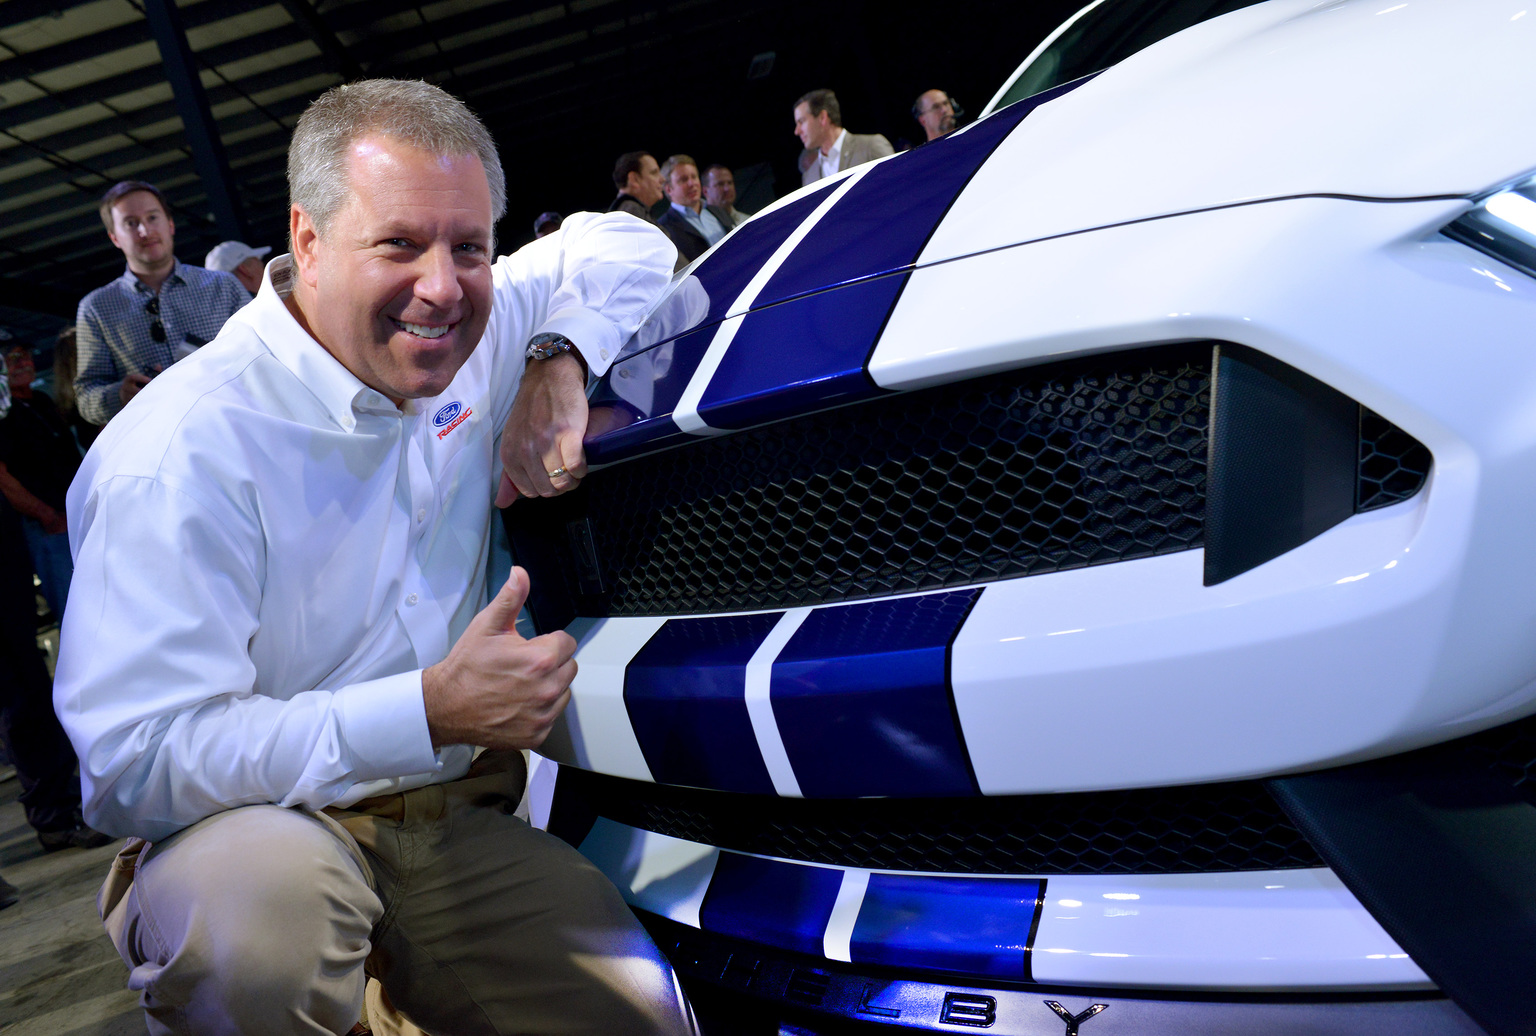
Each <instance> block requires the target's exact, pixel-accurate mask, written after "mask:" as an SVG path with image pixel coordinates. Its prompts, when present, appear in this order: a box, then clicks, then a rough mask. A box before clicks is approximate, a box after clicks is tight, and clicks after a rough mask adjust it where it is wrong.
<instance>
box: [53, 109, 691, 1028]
mask: <svg viewBox="0 0 1536 1036" xmlns="http://www.w3.org/2000/svg"><path fill="white" fill-rule="evenodd" d="M289 189H290V199H291V202H292V208H291V219H290V244H291V246H292V255H291V256H284V257H280V258H278V259H276V260H274V261H273V262H272V263H271V264H269V266H268V269H267V275H266V278H265V280H264V281H263V283H262V285H261V290H260V292H259V293H258V295H257V297H256V299H255V301H254V302H252V303H251V305H249V306H247V307H246V308H245V309H243V310H242V311H241V312H240V313H238V314H237V315H236V316H235V317H233V318H232V319H231V320H230V322H229V323H228V324H227V325H226V326H225V328H224V330H223V331H222V332H221V333H220V335H219V336H218V338H217V339H216V340H215V341H214V342H213V343H212V344H210V345H209V346H207V347H205V348H204V349H202V350H200V351H199V352H197V353H196V354H194V355H193V356H192V357H191V358H189V359H188V360H186V361H183V362H182V363H179V364H177V365H175V366H174V367H172V368H171V369H169V370H168V371H167V372H166V373H164V374H162V375H161V376H160V377H158V378H156V379H155V381H154V382H153V383H151V384H150V385H149V386H147V387H146V388H145V389H144V391H143V392H142V393H140V395H141V397H142V401H141V400H140V399H135V400H134V401H133V402H132V404H131V405H129V406H128V407H126V408H125V409H124V411H123V412H122V414H121V415H119V416H118V418H117V419H115V420H114V421H113V422H112V423H111V425H110V426H109V427H108V428H107V430H106V432H105V433H104V434H103V436H102V438H101V440H100V441H99V442H98V443H97V446H96V448H95V450H93V452H92V454H91V456H90V459H89V460H87V462H86V464H85V466H84V467H83V468H82V470H81V474H80V477H79V478H78V479H77V480H76V482H75V484H74V486H73V487H72V490H71V493H70V499H69V517H70V534H71V541H72V543H73V546H74V549H75V553H76V569H75V572H76V576H75V584H74V587H75V589H74V596H72V598H71V601H70V607H69V610H68V615H67V617H66V620H65V629H66V631H67V632H65V633H64V634H63V636H62V638H61V640H62V642H63V655H62V657H61V658H60V661H59V668H58V681H57V691H56V703H57V705H58V709H59V713H60V717H61V719H62V720H63V722H64V724H65V726H66V728H67V729H68V731H69V733H70V736H71V738H72V740H73V741H74V743H75V746H76V748H77V749H78V752H79V755H80V760H81V764H80V768H81V774H82V782H83V784H84V787H85V795H86V815H87V816H88V817H89V818H90V819H91V820H92V821H93V822H94V823H96V824H99V825H100V827H101V828H102V829H104V830H107V831H110V832H112V833H114V834H119V835H131V836H136V837H135V839H134V840H133V841H131V842H130V845H129V848H128V849H125V850H124V853H123V854H122V855H120V856H119V858H118V861H117V864H116V865H115V867H114V870H113V873H112V875H111V876H110V877H109V879H108V881H107V883H106V885H105V886H104V887H103V889H102V896H101V906H102V912H103V917H104V919H105V921H106V924H107V928H108V931H109V933H110V934H111V935H112V938H113V940H114V942H115V944H116V945H117V947H118V950H119V952H120V953H122V955H123V958H124V960H125V961H127V963H128V964H129V966H130V968H131V969H132V972H131V975H130V978H129V985H130V987H131V988H133V989H136V990H138V991H140V993H141V997H142V1002H143V1003H144V1006H145V1013H146V1017H147V1021H148V1023H149V1027H150V1031H151V1032H154V1033H165V1032H176V1033H198V1034H209V1033H240V1034H245V1036H250V1034H257V1033H274V1034H275V1033H285V1034H286V1033H347V1032H348V1031H349V1030H350V1029H351V1027H352V1025H353V1023H354V1022H356V1021H357V1019H358V1017H359V1013H360V1007H361V1003H362V998H363V988H364V975H365V971H366V974H368V975H371V976H374V977H376V978H377V979H379V981H380V983H381V984H382V987H383V990H384V993H385V994H386V996H387V998H388V1000H390V1001H391V1002H392V1004H393V1007H394V1008H396V1009H398V1010H399V1012H400V1013H401V1014H403V1015H404V1016H405V1017H406V1018H408V1019H409V1020H410V1021H412V1022H414V1023H416V1024H417V1025H420V1026H421V1027H422V1028H424V1029H427V1030H428V1031H433V1032H441V1033H455V1034H462V1033H505V1032H540V1033H555V1032H604V1033H680V1032H686V1031H688V1027H689V1025H690V1023H689V1021H688V1012H687V1007H686V1005H685V1004H684V1003H683V1002H682V1000H681V996H680V994H679V993H678V992H677V989H676V985H675V981H674V979H673V977H672V975H671V972H670V970H669V969H668V967H667V965H666V963H665V961H664V960H663V959H662V958H661V957H660V955H659V954H658V953H657V951H656V949H655V947H654V945H652V944H651V942H650V940H649V939H648V938H647V937H646V935H645V933H644V931H643V930H642V929H641V928H640V927H639V926H638V924H637V923H636V922H635V920H634V918H633V916H632V915H631V914H630V913H629V911H628V909H627V908H626V907H625V905H624V903H623V901H622V900H621V899H620V898H619V896H618V894H617V892H616V891H615V890H614V889H613V887H612V886H611V885H609V884H608V883H607V882H606V880H605V879H604V878H603V877H602V876H601V875H600V874H598V873H597V872H596V870H595V869H594V868H592V867H590V866H589V865H588V864H587V863H586V862H585V861H584V860H583V859H582V858H581V857H580V856H579V855H577V854H576V853H575V852H574V851H573V850H571V849H570V848H569V847H568V846H565V845H564V844H563V843H561V842H559V841H558V840H556V839H554V838H552V837H550V836H548V835H545V834H544V833H543V832H540V831H536V830H533V829H531V828H530V827H528V825H527V824H525V823H523V822H522V821H520V820H518V819H517V818H515V817H514V816H513V815H512V813H513V810H514V808H515V806H516V804H517V800H518V798H519V795H520V793H521V789H522V783H523V780H524V774H523V764H522V756H521V753H520V752H519V751H518V750H519V749H521V748H527V747H534V746H536V745H538V744H539V743H540V742H541V741H542V740H543V738H544V736H545V734H546V733H547V732H548V730H549V728H550V725H551V724H552V723H553V721H554V719H555V718H556V716H558V715H559V713H560V711H561V710H562V709H563V708H564V706H565V703H566V701H567V699H568V697H569V693H570V692H569V686H570V683H571V680H572V678H573V676H574V675H575V672H576V663H575V661H574V658H573V655H574V652H575V642H574V641H573V640H572V639H571V638H570V637H569V636H567V635H566V634H564V633H554V634H549V635H546V636H542V637H537V638H535V639H533V640H524V639H523V638H522V637H520V636H518V634H517V633H516V632H515V629H514V626H513V621H514V619H515V617H516V614H517V611H518V609H519V608H520V607H521V604H522V601H523V598H524V597H525V595H526V593H527V589H528V585H527V577H526V575H524V574H523V573H522V571H521V570H520V569H515V570H514V571H513V574H512V577H511V578H510V579H509V580H508V582H507V583H506V585H505V586H504V587H503V588H502V589H501V591H500V593H498V594H497V595H496V597H495V598H494V599H493V600H492V601H491V602H490V603H489V605H486V604H485V600H484V597H485V595H484V592H483V591H482V590H481V588H482V587H483V586H484V582H485V565H486V553H487V551H486V548H487V544H488V542H489V535H490V522H491V520H492V509H491V504H492V500H493V497H494V498H497V502H499V503H501V504H506V503H509V502H510V501H511V500H512V499H513V498H515V496H516V495H517V494H519V493H522V494H537V495H551V494H554V493H556V492H561V491H564V490H567V489H570V488H572V487H574V486H575V485H576V484H577V482H578V481H579V479H580V478H581V477H582V475H583V474H584V473H585V470H586V469H585V465H584V461H583V455H582V449H581V435H582V431H583V429H584V428H585V423H586V402H585V397H584V395H583V388H584V379H585V377H586V374H587V373H588V372H590V373H593V374H600V373H601V372H602V371H603V370H605V369H606V367H607V366H608V364H609V363H610V362H611V361H612V359H613V357H614V356H615V355H617V353H618V350H619V347H620V346H621V345H622V344H623V343H624V341H625V340H626V339H627V338H628V337H629V335H630V334H631V333H632V332H633V330H634V328H635V326H636V325H637V324H638V321H639V319H640V317H641V315H642V313H643V311H644V309H645V307H646V305H647V304H648V302H649V301H650V299H651V298H652V297H654V295H655V294H656V293H657V292H659V291H660V290H661V288H662V287H664V285H665V284H666V282H667V279H668V275H669V273H670V271H671V269H672V265H673V260H674V252H673V249H672V247H671V245H670V244H669V243H668V242H667V241H666V239H665V238H664V237H663V235H662V234H661V232H660V231H658V230H656V229H655V228H654V227H650V226H647V225H645V224H644V223H642V222H641V221H639V220H636V219H634V218H632V217H630V216H628V215H623V214H613V215H607V216H595V215H590V214H581V215H575V216H571V217H569V218H567V219H566V221H565V224H564V226H563V227H562V228H561V230H560V231H558V232H556V233H554V234H551V235H550V236H548V237H546V238H544V239H542V240H540V241H537V242H535V243H534V244H532V245H529V246H528V247H526V248H524V249H522V250H521V251H519V252H518V253H516V254H515V255H512V256H506V257H503V258H501V259H499V260H496V259H494V258H493V254H492V248H493V241H492V233H493V228H494V226H495V222H496V220H497V219H498V218H499V217H500V216H501V214H502V212H503V211H504V209H505V182H504V180H503V177H502V172H501V166H500V162H499V159H498V157H497V155H496V149H495V146H494V144H493V143H492V141H491V139H490V136H489V134H488V133H486V131H485V129H484V127H483V126H481V124H480V123H479V121H478V120H477V119H476V118H475V117H474V116H473V115H472V114H471V113H470V112H469V110H468V109H467V108H465V107H464V106H463V105H462V104H461V103H460V102H458V101H457V100H455V99H453V98H452V97H450V96H449V95H448V94H446V93H444V92H443V91H441V90H439V89H437V88H436V87H432V86H428V85H427V84H425V83H403V82H391V81H384V80H374V81H369V82H362V83H354V84H351V85H348V86H344V87H338V88H337V89H335V90H332V91H331V92H330V93H328V94H326V95H325V96H323V97H322V98H320V99H319V100H318V101H316V102H315V103H314V104H313V105H311V107H310V108H309V110H308V111H307V112H306V113H305V115H304V116H303V118H302V119H301V120H300V122H299V125H298V127H297V128H296V129H295V132H294V137H293V142H292V145H291V148H290V152H289ZM584 368H585V370H584ZM514 400H515V402H514ZM498 437H500V444H501V448H500V456H501V462H502V463H501V465H498V463H497V442H498ZM499 469H504V473H503V474H501V475H500V476H498V470H499ZM498 477H499V478H500V485H499V487H498V483H497V479H498ZM470 746H481V747H484V748H486V749H488V751H486V752H485V753H484V754H482V755H480V756H479V757H478V758H475V757H474V750H473V749H472V748H471V747H470ZM145 840H147V841H145Z"/></svg>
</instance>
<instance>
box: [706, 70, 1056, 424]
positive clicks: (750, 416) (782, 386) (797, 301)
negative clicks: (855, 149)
mask: <svg viewBox="0 0 1536 1036" xmlns="http://www.w3.org/2000/svg"><path fill="white" fill-rule="evenodd" d="M1077 85H1079V84H1078V83H1071V84H1067V85H1066V86H1063V87H1058V88H1057V89H1055V90H1049V91H1046V92H1045V93H1043V94H1040V95H1038V96H1036V97H1031V98H1029V99H1027V100H1023V101H1020V102H1018V103H1017V104H1013V105H1010V106H1009V107H1007V108H1004V109H1003V110H1002V111H999V112H997V113H996V114H994V115H992V116H990V117H988V118H986V119H983V120H982V121H981V122H978V123H977V124H976V125H975V126H973V127H971V128H970V129H968V130H966V131H965V132H964V133H955V134H951V135H950V136H947V137H941V138H939V139H938V140H935V141H932V142H931V143H928V144H925V145H924V146H922V147H920V148H914V149H913V150H912V151H909V152H907V153H906V154H903V155H898V156H897V157H895V158H893V159H891V160H890V161H888V162H882V163H881V164H880V165H878V166H876V167H875V168H874V169H872V170H870V172H869V173H867V174H866V175H865V176H864V177H863V178H862V179H861V180H859V182H858V183H856V184H855V185H854V186H853V187H852V188H851V189H850V190H849V191H848V193H847V194H845V195H843V197H842V198H841V199H840V200H839V201H838V202H837V204H836V205H834V206H833V207H832V208H831V210H830V211H828V212H827V214H826V215H825V216H823V217H822V218H821V220H820V221H819V222H818V223H817V224H816V225H815V226H814V227H812V228H811V230H810V233H808V234H807V235H806V236H805V240H804V241H802V242H801V243H800V245H799V247H798V248H796V249H795V250H794V251H793V252H791V253H790V254H789V256H788V257H787V258H786V259H785V261H784V265H782V266H781V267H779V269H778V271H777V272H776V273H774V275H773V276H772V277H770V278H769V280H768V283H767V284H766V285H765V286H764V287H763V290H762V292H760V293H759V294H758V297H757V300H756V302H754V304H753V309H754V312H753V313H752V314H751V315H750V316H748V317H747V318H746V322H745V323H744V324H743V326H742V328H741V330H740V331H739V332H738V333H737V335H736V337H735V339H734V340H733V341H732V342H731V347H730V349H729V350H728V351H727V352H726V354H725V357H724V358H723V359H722V361H721V363H720V369H719V370H718V371H717V372H716V373H715V376H714V377H713V378H712V379H711V380H710V383H709V386H708V387H707V388H706V389H705V391H704V395H703V397H702V398H701V399H700V401H699V416H700V417H702V418H703V419H704V421H705V423H706V424H708V425H710V426H712V427H715V428H745V427H749V426H751V425H755V424H766V423H768V422H770V421H774V420H779V419H781V418H784V417H788V416H791V415H794V414H800V413H804V412H806V411H809V410H816V409H821V408H824V407H828V406H835V405H837V404H839V403H848V402H853V401H854V400H857V399H862V398H867V397H870V396H874V395H877V394H879V392H880V389H879V388H878V387H877V386H876V385H875V383H874V382H873V381H872V380H870V379H869V378H868V377H866V376H865V374H864V370H865V367H866V366H867V365H868V362H869V357H870V354H871V353H873V352H874V348H875V343H876V342H877V341H878V340H879V338H880V333H881V332H882V331H883V330H884V329H885V322H886V319H887V318H888V317H889V316H890V313H891V310H892V309H893V308H894V307H895V305H896V299H897V298H898V297H899V296H900V294H901V290H902V288H903V287H905V285H906V276H905V273H906V272H907V271H910V270H911V269H912V267H913V265H914V264H915V263H916V262H917V257H918V255H919V254H920V253H921V252H922V250H923V246H924V245H926V244H927V243H928V239H929V238H930V237H932V236H933V231H934V229H935V228H936V227H937V226H938V225H939V222H940V221H941V220H942V219H943V218H944V214H945V213H946V212H948V211H949V207H950V206H951V205H952V204H954V201H955V198H957V197H958V196H959V194H960V192H961V191H962V190H963V189H964V187H965V185H966V184H967V183H968V182H969V181H970V179H971V177H972V176H974V175H975V174H976V170H978V169H980V168H981V166H982V164H983V163H984V162H986V160H987V159H988V158H989V157H990V156H991V154H992V152H993V151H995V150H996V149H997V146H998V145H999V144H1001V143H1002V141H1003V139H1004V138H1005V137H1007V136H1008V134H1010V133H1012V132H1013V130H1014V129H1015V128H1016V127H1017V126H1018V125H1019V123H1020V122H1022V121H1023V120H1024V117H1025V116H1026V115H1028V114H1029V113H1030V112H1031V111H1033V110H1034V109H1035V108H1037V107H1039V106H1040V105H1041V104H1044V103H1045V102H1047V101H1049V100H1052V99H1053V98H1055V97H1057V96H1060V95H1061V94H1062V93H1065V92H1066V91H1067V90H1068V89H1071V88H1074V87H1076V86H1077ZM871 278H875V279H873V280H871ZM835 285H842V287H838V288H836V289H835V290H828V289H829V286H835ZM811 293H814V294H811ZM783 300H792V301H788V302H785V301H783ZM759 307H763V308H759Z"/></svg>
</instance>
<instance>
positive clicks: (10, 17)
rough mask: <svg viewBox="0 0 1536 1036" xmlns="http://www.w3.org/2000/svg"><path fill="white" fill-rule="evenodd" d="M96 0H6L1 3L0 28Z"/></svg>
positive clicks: (50, 15)
mask: <svg viewBox="0 0 1536 1036" xmlns="http://www.w3.org/2000/svg"><path fill="white" fill-rule="evenodd" d="M95 2H96V0H6V2H5V3H3V4H0V30H5V29H10V28H13V27H14V26H17V25H20V24H22V23H23V22H30V21H32V20H33V19H35V18H49V17H53V16H55V15H60V14H63V13H64V12H65V11H68V10H70V9H71V8H74V7H84V6H85V5H86V4H89V3H95Z"/></svg>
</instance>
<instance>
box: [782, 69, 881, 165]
mask: <svg viewBox="0 0 1536 1036" xmlns="http://www.w3.org/2000/svg"><path fill="white" fill-rule="evenodd" d="M795 136H797V137H799V138H800V143H801V144H803V145H805V151H804V152H802V153H801V155H800V183H801V184H808V183H815V182H816V181H817V180H820V179H821V178H822V177H826V176H831V175H832V174H833V173H840V172H842V171H843V170H844V169H851V168H853V167H854V166H856V165H863V164H864V163H865V162H873V161H874V160H875V159H877V158H884V157H885V156H886V155H891V154H895V153H896V149H895V148H893V147H891V142H890V141H889V140H886V139H885V138H884V137H882V136H881V135H880V134H878V133H849V132H848V131H847V130H845V129H843V109H842V106H841V105H839V104H838V103H837V94H835V93H833V92H832V91H831V90H812V91H811V92H810V93H808V94H806V95H805V96H804V97H802V98H800V99H799V100H798V101H796V102H795Z"/></svg>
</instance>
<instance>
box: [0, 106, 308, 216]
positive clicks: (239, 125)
mask: <svg viewBox="0 0 1536 1036" xmlns="http://www.w3.org/2000/svg"><path fill="white" fill-rule="evenodd" d="M220 89H221V88H219V87H215V88H214V89H213V90H210V91H209V92H208V100H209V101H210V102H211V103H213V104H219V103H220V101H221V99H222V98H221V97H220ZM222 89H223V90H224V91H226V92H230V91H229V88H228V87H224V88H222ZM313 99H314V98H313V97H311V96H310V95H308V94H295V95H294V96H292V97H285V98H283V99H282V100H280V101H273V102H271V103H270V104H264V105H262V108H264V109H265V111H263V110H260V109H256V108H247V109H246V110H245V111H239V112H233V113H231V114H229V115H222V116H219V133H220V135H222V136H224V137H226V138H227V137H228V136H229V135H230V134H231V133H237V132H239V131H240V130H245V129H250V128H252V127H254V126H259V125H261V124H262V123H266V124H267V125H269V126H270V125H272V119H271V118H270V116H269V114H268V113H271V114H272V115H276V116H277V117H278V118H280V119H283V120H285V121H286V120H291V119H296V118H297V117H298V115H299V114H300V113H301V112H303V110H304V109H305V108H307V107H309V103H310V101H312V100H313ZM175 117H176V102H175V101H166V102H164V103H162V104H152V105H150V106H149V107H147V108H136V109H134V110H133V111H131V112H126V113H124V114H123V115H122V117H120V118H117V119H113V120H112V122H111V125H110V126H103V125H101V123H99V122H93V123H89V124H87V125H84V126H76V127H74V128H73V129H68V130H64V131H62V132H60V133H50V134H49V135H48V136H46V137H36V138H34V139H32V140H29V141H27V143H28V144H29V145H33V146H36V147H38V148H43V149H46V150H48V151H52V152H55V153H58V152H64V151H69V150H71V149H73V148H77V147H79V146H81V145H82V144H90V143H92V142H94V141H98V140H102V139H104V138H107V137H112V136H116V135H117V134H120V133H121V134H129V135H131V134H133V133H136V132H138V131H140V130H143V129H145V128H147V127H149V126H154V125H156V124H158V123H161V122H165V121H166V120H167V119H172V118H175ZM168 139H169V136H168V135H161V136H157V137H151V138H149V139H147V140H142V141H138V142H137V143H138V145H139V148H140V150H141V152H143V153H146V154H151V153H154V152H156V151H159V150H162V148H161V147H157V146H156V145H157V144H159V143H160V142H162V141H165V140H168ZM18 152H21V154H17V158H16V160H15V161H12V162H0V174H3V173H4V172H5V170H6V169H7V168H9V167H10V166H12V165H17V164H20V163H21V162H29V161H32V160H33V159H34V158H35V157H36V155H35V154H34V153H32V152H31V150H30V148H16V147H12V148H7V149H5V150H4V151H0V155H12V154H16V153H18ZM81 162H82V163H90V164H100V156H99V155H91V156H90V157H88V158H83V159H81ZM17 182H19V181H17V180H11V181H9V182H6V181H0V190H6V191H9V190H10V189H11V184H14V183H17Z"/></svg>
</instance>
